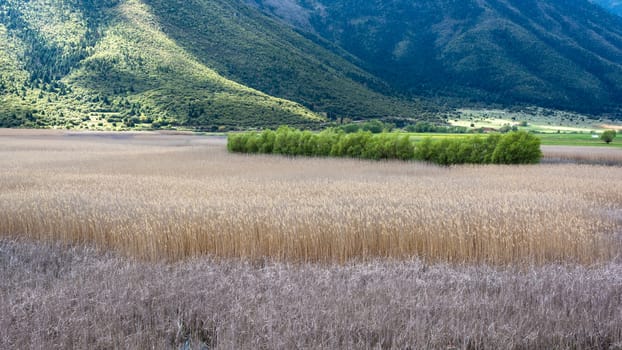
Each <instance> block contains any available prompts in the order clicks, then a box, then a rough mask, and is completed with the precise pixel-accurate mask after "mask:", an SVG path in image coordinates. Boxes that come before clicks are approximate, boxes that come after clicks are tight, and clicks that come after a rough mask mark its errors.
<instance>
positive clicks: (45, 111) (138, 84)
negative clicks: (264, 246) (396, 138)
mask: <svg viewBox="0 0 622 350" xmlns="http://www.w3.org/2000/svg"><path fill="white" fill-rule="evenodd" d="M171 6H172V5H171V3H170V2H167V1H149V0H148V1H139V0H107V1H86V0H81V1H78V0H64V1H57V2H49V1H44V0H32V1H27V2H23V1H11V0H7V1H2V2H0V19H1V21H0V62H2V63H4V64H3V65H2V68H0V125H3V126H20V125H25V126H31V127H32V126H35V127H37V126H38V127H43V126H67V127H89V128H103V127H108V128H110V127H134V126H137V125H146V126H149V127H150V126H155V127H160V126H168V125H173V126H177V125H180V126H185V127H193V128H201V129H207V130H218V129H221V130H222V129H223V128H224V129H228V128H240V127H242V128H246V127H254V126H278V125H281V124H290V125H300V126H304V125H316V124H317V123H319V122H322V121H323V120H325V117H323V116H322V115H328V114H334V113H339V114H341V115H343V114H353V115H356V116H362V117H366V116H373V115H378V116H382V115H389V114H395V115H397V114H401V113H406V114H409V115H410V116H414V115H415V113H416V112H417V111H418V110H419V109H418V107H417V105H416V104H415V103H411V102H405V101H402V100H399V99H397V98H392V97H386V96H384V95H382V94H380V93H377V92H374V91H372V90H371V89H369V88H367V87H366V86H365V85H366V84H369V85H375V86H377V87H380V88H382V85H383V84H384V83H383V82H381V81H380V80H378V79H376V78H374V77H373V76H371V75H369V74H366V73H365V72H364V71H362V70H360V69H357V68H356V67H355V66H354V65H353V64H351V63H349V62H348V61H347V60H345V59H343V58H341V57H340V56H338V55H336V54H333V53H330V51H328V50H325V49H323V48H321V47H320V46H319V45H317V44H315V43H313V42H312V41H310V40H308V39H306V38H304V37H303V36H301V35H299V34H296V33H295V32H294V31H293V30H291V28H290V27H288V26H286V25H283V24H279V23H278V22H276V21H274V20H271V19H269V18H267V17H266V16H265V15H263V14H261V13H259V12H258V11H256V10H253V9H251V8H246V5H242V4H237V5H236V6H230V5H229V2H227V1H222V2H217V1H196V2H186V3H184V4H183V5H179V4H175V5H174V6H173V7H171ZM240 11H242V12H240ZM176 14H183V17H181V18H178V17H176ZM255 17H256V18H255ZM249 18H255V21H256V23H251V21H250V20H249ZM209 21H220V22H219V23H218V25H217V26H211V25H209V27H205V26H206V24H207V23H209ZM192 23H194V24H198V25H203V26H204V27H201V28H194V29H193V28H188V27H185V26H187V25H189V24H192ZM269 25H271V26H273V27H274V28H268V29H266V27H267V26H269ZM231 26H232V28H230V27H231ZM180 27H181V28H180ZM264 33H266V34H264ZM262 35H263V36H268V37H267V38H264V37H261V36H262ZM243 39H245V40H243ZM254 40H256V42H254ZM242 42H246V43H247V46H248V47H243V46H242V45H240V44H241V43H242ZM268 45H272V46H268ZM296 45H297V47H298V54H297V55H296V54H294V53H293V52H294V49H295V48H296ZM264 46H268V47H267V48H266V49H265V50H264V51H261V48H262V47H264ZM215 48H216V49H215ZM225 50H226V51H227V52H225ZM279 50H280V51H279ZM303 53H304V54H303ZM223 55H227V57H229V58H230V59H225V58H224V57H223ZM262 55H263V56H262ZM257 56H260V57H261V60H258V59H256V58H255V57H257ZM265 56H270V57H265ZM285 58H288V59H289V61H283V62H281V63H279V62H275V61H276V60H281V61H282V60H284V59H285ZM292 59H296V60H298V61H297V62H296V63H295V64H294V65H293V67H290V66H289V63H290V62H291V60H292ZM232 60H233V62H232ZM235 60H237V61H235ZM231 62H232V63H231ZM258 62H263V63H262V64H258ZM244 63H246V66H245V65H244ZM305 65H306V66H305ZM237 66H240V67H246V68H247V69H246V70H244V69H233V68H235V67H237ZM212 67H215V68H217V69H218V70H220V71H224V72H226V73H229V74H225V75H223V74H220V73H218V72H217V71H216V70H214V69H212ZM232 67H233V68H232ZM228 69H229V70H234V71H235V72H241V73H240V75H239V76H236V75H235V74H231V72H228ZM270 69H272V70H273V71H270ZM283 71H287V72H288V74H292V75H296V76H295V77H293V78H290V79H281V78H282V77H280V76H277V75H279V74H281V75H282V74H283ZM300 75H303V76H302V77H300ZM348 76H352V77H355V78H357V79H359V80H361V81H363V83H359V82H356V81H354V80H353V79H352V78H350V77H348ZM318 77H321V78H322V79H318ZM239 78H241V79H239ZM236 80H241V81H243V82H242V83H238V82H236ZM245 80H246V81H250V82H251V83H256V84H254V85H255V86H253V87H251V86H247V84H244V81H245ZM248 85H252V84H248ZM296 89H298V90H302V89H305V90H304V91H298V90H296ZM262 90H263V91H267V93H266V92H262ZM291 91H294V93H292V92H291ZM272 95H279V96H281V97H274V96H272ZM289 98H291V99H294V98H295V99H296V100H297V101H299V102H301V103H304V104H306V107H305V106H303V105H302V104H301V103H298V102H292V101H291V100H289ZM349 104H351V105H349ZM310 108H312V109H314V110H315V111H311V110H310Z"/></svg>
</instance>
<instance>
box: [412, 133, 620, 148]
mask: <svg viewBox="0 0 622 350" xmlns="http://www.w3.org/2000/svg"><path fill="white" fill-rule="evenodd" d="M408 135H410V137H411V140H413V141H420V140H422V139H424V138H426V137H432V138H456V137H468V136H473V135H474V134H435V133H408ZM484 135H485V134H484ZM536 136H538V137H539V138H540V140H542V145H546V146H595V147H618V148H622V135H618V137H617V138H616V139H615V140H613V142H612V143H610V144H608V145H607V144H606V143H604V142H603V141H602V140H601V139H600V138H593V137H592V135H591V134H587V133H584V134H570V133H566V134H564V133H561V134H537V135H536Z"/></svg>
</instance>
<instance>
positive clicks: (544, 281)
mask: <svg viewBox="0 0 622 350" xmlns="http://www.w3.org/2000/svg"><path fill="white" fill-rule="evenodd" d="M0 280H2V284H0V300H1V301H2V302H1V303H0V348H2V349H113V348H116V349H182V348H183V349H187V348H189V347H186V346H183V345H185V344H187V345H190V346H191V348H192V349H205V348H208V349H444V350H446V349H536V350H537V349H547V350H548V349H603V350H604V349H619V348H620V347H622V328H621V327H620V325H621V324H622V312H621V310H622V265H621V262H620V261H618V262H611V263H608V264H604V265H601V266H598V267H589V268H588V267H583V266H576V265H574V266H573V265H554V264H552V265H545V266H539V267H529V268H527V269H517V268H514V267H497V268H491V267H488V266H449V265H443V264H437V265H431V266H427V265H426V264H424V263H422V262H420V261H406V262H388V261H370V262H368V263H360V264H352V265H350V264H346V265H344V266H341V265H331V266H325V265H317V264H283V263H267V264H266V265H265V266H263V267H257V266H253V265H251V264H249V263H245V262H240V261H236V260H227V261H222V260H220V261H215V260H211V259H207V258H201V259H196V260H190V261H186V262H181V263H176V264H172V265H168V264H159V263H156V264H151V263H140V262H136V261H132V260H128V259H124V258H119V257H117V256H114V255H111V254H105V255H103V254H101V253H96V252H94V251H93V250H92V249H83V248H71V247H65V246H62V245H47V244H40V243H37V244H33V243H27V242H24V241H18V242H16V241H10V240H5V239H0Z"/></svg>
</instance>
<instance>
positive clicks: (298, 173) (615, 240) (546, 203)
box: [0, 133, 622, 264]
mask: <svg viewBox="0 0 622 350" xmlns="http://www.w3.org/2000/svg"><path fill="white" fill-rule="evenodd" d="M0 164H3V166H2V168H0V232H1V233H2V234H4V235H7V236H20V237H30V238H36V239H50V240H62V241H66V242H78V243H81V242H88V243H94V244H96V245H97V246H99V247H104V248H112V249H115V250H118V251H121V252H123V253H125V254H128V255H132V256H136V257H140V258H145V259H155V260H158V259H162V258H164V259H171V260H176V259H182V258H186V257H189V256H196V255H204V254H208V255H212V256H215V257H226V258H231V257H242V258H247V259H251V260H262V259H264V258H270V259H276V260H287V261H297V262H317V261H320V262H346V261H348V260H351V259H357V260H360V259H374V258H382V257H392V258H397V259H404V258H406V259H407V258H410V257H419V258H421V259H424V260H425V261H444V262H455V263H461V262H486V263H492V264H506V263H529V264H532V263H535V264H541V263H547V262H556V261H568V262H578V263H588V264H589V263H594V262H599V261H606V260H609V259H611V258H612V257H614V256H617V255H618V254H619V253H620V237H619V232H620V227H621V226H622V225H621V224H622V223H621V221H622V220H621V219H622V214H621V213H622V212H621V208H622V172H620V171H619V169H618V168H611V167H598V166H578V165H542V166H521V167H517V166H477V167H476V166H465V167H452V168H441V167H436V166H430V165H425V164H417V163H403V162H367V161H357V160H343V159H302V158H299V159H288V158H284V157H276V156H244V155H231V154H228V153H226V150H225V146H224V142H223V141H222V140H219V139H212V138H201V137H192V136H174V135H167V136H164V135H130V136H127V137H123V138H119V137H113V136H111V137H106V136H105V135H104V136H102V137H100V136H92V135H86V136H84V135H82V136H79V137H76V136H71V137H69V136H65V135H62V134H61V135H48V134H45V133H43V134H41V135H37V136H36V137H34V136H33V137H30V138H25V137H24V135H18V136H11V135H8V136H7V135H5V136H4V137H2V138H0Z"/></svg>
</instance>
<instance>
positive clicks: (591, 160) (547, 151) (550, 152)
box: [542, 146, 622, 166]
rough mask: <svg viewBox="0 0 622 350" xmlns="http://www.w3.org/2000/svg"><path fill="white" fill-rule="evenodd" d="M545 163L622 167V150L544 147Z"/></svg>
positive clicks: (592, 147)
mask: <svg viewBox="0 0 622 350" xmlns="http://www.w3.org/2000/svg"><path fill="white" fill-rule="evenodd" d="M542 151H543V153H544V157H543V162H545V163H575V164H595V165H609V166H622V148H613V147H611V148H608V147H594V146H591V147H576V146H543V147H542Z"/></svg>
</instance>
